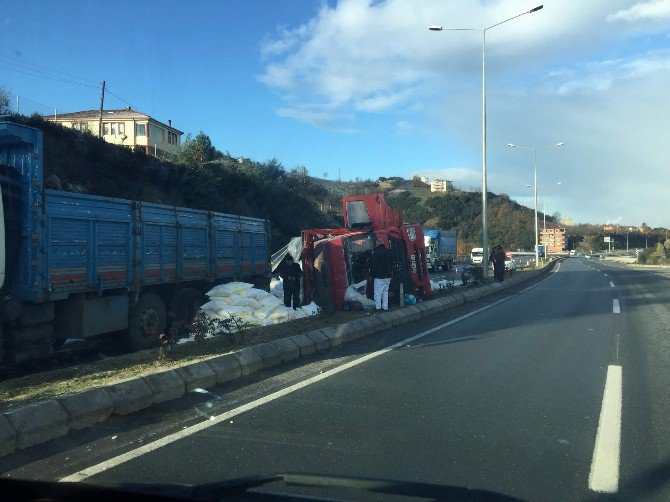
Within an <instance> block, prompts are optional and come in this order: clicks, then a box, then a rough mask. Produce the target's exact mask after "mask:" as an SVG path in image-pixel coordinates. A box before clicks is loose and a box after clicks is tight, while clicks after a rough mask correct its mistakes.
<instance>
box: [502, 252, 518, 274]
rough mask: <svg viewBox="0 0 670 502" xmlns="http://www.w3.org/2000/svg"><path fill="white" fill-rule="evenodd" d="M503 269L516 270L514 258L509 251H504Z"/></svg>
mask: <svg viewBox="0 0 670 502" xmlns="http://www.w3.org/2000/svg"><path fill="white" fill-rule="evenodd" d="M505 270H510V271H512V270H516V260H515V259H514V257H513V256H512V255H511V254H509V253H505Z"/></svg>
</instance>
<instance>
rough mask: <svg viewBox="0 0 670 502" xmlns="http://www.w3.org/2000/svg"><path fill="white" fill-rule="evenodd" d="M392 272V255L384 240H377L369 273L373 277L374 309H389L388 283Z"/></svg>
mask: <svg viewBox="0 0 670 502" xmlns="http://www.w3.org/2000/svg"><path fill="white" fill-rule="evenodd" d="M392 272H393V257H392V256H391V252H390V251H389V250H388V249H386V246H384V242H383V241H381V240H378V241H377V247H376V248H375V250H374V251H373V252H372V257H371V258H370V275H371V276H372V277H373V278H374V285H375V309H376V310H388V309H389V285H390V284H391V275H392Z"/></svg>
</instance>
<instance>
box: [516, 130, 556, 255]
mask: <svg viewBox="0 0 670 502" xmlns="http://www.w3.org/2000/svg"><path fill="white" fill-rule="evenodd" d="M564 144H565V143H563V142H560V143H556V144H555V145H548V146H543V147H540V148H528V147H526V146H520V145H515V144H514V143H507V146H508V147H510V148H519V149H520V150H531V151H532V152H533V187H534V192H535V266H536V267H539V266H540V254H539V251H538V249H537V248H538V244H539V242H538V228H537V152H539V151H540V150H546V149H548V148H557V147H560V146H563V145H564Z"/></svg>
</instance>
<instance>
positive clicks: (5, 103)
mask: <svg viewBox="0 0 670 502" xmlns="http://www.w3.org/2000/svg"><path fill="white" fill-rule="evenodd" d="M7 113H11V109H10V108H9V93H8V92H7V90H6V89H5V88H4V87H0V115H4V114H7Z"/></svg>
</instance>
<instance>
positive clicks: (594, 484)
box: [589, 365, 623, 493]
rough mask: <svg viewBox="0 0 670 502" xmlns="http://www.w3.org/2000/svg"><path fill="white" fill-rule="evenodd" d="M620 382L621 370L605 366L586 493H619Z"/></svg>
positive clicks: (616, 367)
mask: <svg viewBox="0 0 670 502" xmlns="http://www.w3.org/2000/svg"><path fill="white" fill-rule="evenodd" d="M622 381H623V377H622V370H621V366H614V365H611V366H608V368H607V379H606V380H605V391H604V393H603V403H602V407H601V408H600V420H599V421H598V432H596V443H595V446H594V448H593V459H592V460H591V472H590V473H589V489H591V490H593V491H594V492H599V493H616V492H617V491H618V490H619V462H620V459H619V457H620V454H621V385H622Z"/></svg>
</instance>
